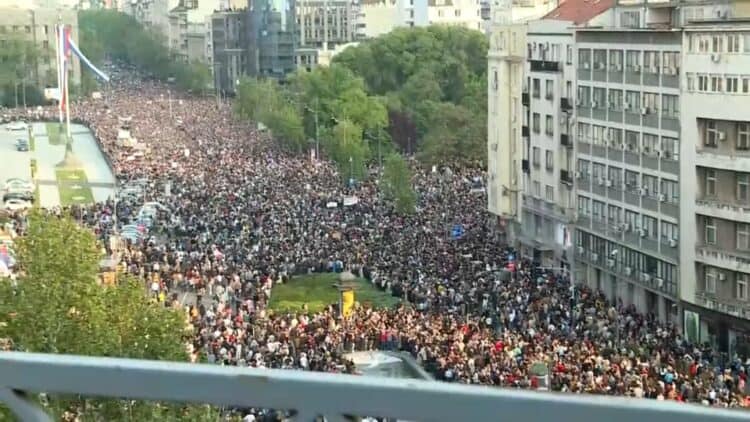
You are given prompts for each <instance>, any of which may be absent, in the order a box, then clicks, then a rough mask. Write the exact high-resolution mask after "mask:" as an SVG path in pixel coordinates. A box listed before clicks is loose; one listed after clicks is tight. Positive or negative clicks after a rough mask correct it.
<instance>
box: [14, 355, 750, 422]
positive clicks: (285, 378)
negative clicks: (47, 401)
mask: <svg viewBox="0 0 750 422" xmlns="http://www.w3.org/2000/svg"><path fill="white" fill-rule="evenodd" d="M196 386H197V387H196ZM22 392H47V393H52V394H80V395H84V396H91V397H118V398H123V399H137V400H156V401H173V402H183V403H205V404H211V405H215V406H229V407H238V408H271V409H293V410H294V411H296V416H295V417H294V418H293V420H294V421H305V422H307V421H313V420H315V418H316V417H318V416H321V415H323V416H325V417H326V418H327V420H328V421H344V420H346V419H344V417H343V416H341V415H359V416H368V415H372V416H380V417H385V418H394V419H399V420H411V421H436V422H440V421H445V422H453V421H492V420H498V417H499V416H498V415H512V419H514V420H516V419H517V420H525V421H546V420H549V421H554V422H580V421H583V420H586V421H600V420H606V421H609V422H629V421H639V422H663V421H664V420H678V421H680V422H705V421H709V420H710V421H712V422H734V421H747V413H744V412H734V411H730V410H725V409H717V408H709V407H700V406H694V405H689V404H682V403H677V402H668V401H655V400H654V401H652V400H638V399H627V398H622V397H605V396H587V395H574V394H551V393H541V392H532V391H519V390H511V389H501V388H488V387H475V386H465V385H458V384H448V383H440V382H429V381H421V380H403V379H391V378H377V377H375V378H371V377H362V376H353V375H334V374H326V373H312V372H304V371H290V370H277V369H255V368H239V367H229V366H219V365H201V364H188V363H173V362H158V361H145V360H132V359H113V358H94V357H84V356H70V355H44V354H36V353H17V352H5V353H0V401H1V402H3V403H4V404H6V405H8V406H9V408H10V409H11V411H13V412H14V413H15V414H16V415H17V416H18V417H19V419H20V420H22V421H25V422H29V421H31V422H36V421H39V422H41V421H44V422H48V421H49V422H51V421H52V419H51V417H49V416H48V415H47V414H46V413H45V412H44V411H43V410H42V409H41V408H39V407H37V406H36V405H35V404H33V403H32V402H30V401H27V399H26V398H24V395H23V394H22Z"/></svg>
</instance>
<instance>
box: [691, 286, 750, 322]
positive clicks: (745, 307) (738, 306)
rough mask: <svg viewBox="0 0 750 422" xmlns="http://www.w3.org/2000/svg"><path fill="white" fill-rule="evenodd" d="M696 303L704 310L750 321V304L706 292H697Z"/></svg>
mask: <svg viewBox="0 0 750 422" xmlns="http://www.w3.org/2000/svg"><path fill="white" fill-rule="evenodd" d="M695 303H696V304H697V305H699V306H702V307H704V308H707V309H712V310H714V311H719V312H723V313H726V314H729V315H732V316H735V317H737V318H745V319H750V304H748V303H747V301H743V300H739V299H734V298H723V297H717V296H716V295H714V294H711V293H706V292H696V293H695Z"/></svg>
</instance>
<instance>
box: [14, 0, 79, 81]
mask: <svg viewBox="0 0 750 422" xmlns="http://www.w3.org/2000/svg"><path fill="white" fill-rule="evenodd" d="M58 23H63V24H67V25H70V27H71V36H72V37H73V40H74V41H75V42H76V43H78V14H77V12H76V11H75V10H72V9H46V8H35V9H28V8H24V7H16V6H12V5H9V6H7V7H0V49H2V45H3V44H4V43H6V42H8V41H9V40H11V39H24V40H28V41H31V42H33V43H34V44H35V45H36V46H37V48H38V49H39V57H38V59H37V60H36V63H29V64H28V66H27V68H26V69H24V73H25V75H26V83H29V84H36V85H37V86H38V87H39V88H40V89H42V88H45V87H56V86H57V65H56V61H55V43H56V37H55V25H57V24H58ZM80 47H81V50H83V51H84V53H85V51H86V46H85V45H82V46H80ZM69 78H70V83H71V84H72V85H80V83H81V66H80V63H79V61H78V59H77V58H74V59H73V67H72V69H70V74H69Z"/></svg>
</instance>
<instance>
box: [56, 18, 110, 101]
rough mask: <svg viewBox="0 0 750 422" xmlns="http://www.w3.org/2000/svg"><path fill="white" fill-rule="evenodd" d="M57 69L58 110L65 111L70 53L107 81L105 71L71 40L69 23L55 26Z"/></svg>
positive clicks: (107, 77)
mask: <svg viewBox="0 0 750 422" xmlns="http://www.w3.org/2000/svg"><path fill="white" fill-rule="evenodd" d="M57 42H58V45H57V52H58V54H57V64H58V66H57V69H58V74H59V75H58V81H59V82H60V84H59V85H60V110H61V111H65V102H66V100H67V95H68V73H69V71H70V69H71V66H72V61H71V57H72V55H71V53H72V54H75V55H76V57H78V59H79V60H80V61H81V63H83V64H85V65H86V67H88V68H89V69H90V70H91V71H92V72H94V74H95V75H96V76H97V77H99V78H100V79H102V80H103V81H105V82H109V76H107V74H106V73H104V72H102V71H101V70H99V69H98V68H97V67H96V66H94V64H93V63H91V61H90V60H89V59H88V57H86V56H85V55H84V54H83V52H81V49H80V48H78V45H77V44H76V42H75V41H73V37H72V36H71V29H70V26H69V25H58V26H57Z"/></svg>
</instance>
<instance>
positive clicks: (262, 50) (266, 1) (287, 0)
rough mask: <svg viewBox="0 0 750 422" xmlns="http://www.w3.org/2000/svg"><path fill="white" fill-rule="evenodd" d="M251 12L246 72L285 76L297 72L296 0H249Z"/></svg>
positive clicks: (248, 12) (248, 19)
mask: <svg viewBox="0 0 750 422" xmlns="http://www.w3.org/2000/svg"><path fill="white" fill-rule="evenodd" d="M247 14H248V17H247V24H246V25H245V29H246V30H247V34H248V35H247V41H248V42H247V50H246V51H247V69H246V70H245V73H246V74H248V75H251V76H268V77H274V78H283V77H285V76H286V75H287V74H288V73H290V72H293V71H294V70H295V69H296V68H297V65H296V63H295V57H296V51H297V46H298V42H297V28H296V1H295V0H275V1H272V0H249V4H248V10H247Z"/></svg>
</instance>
